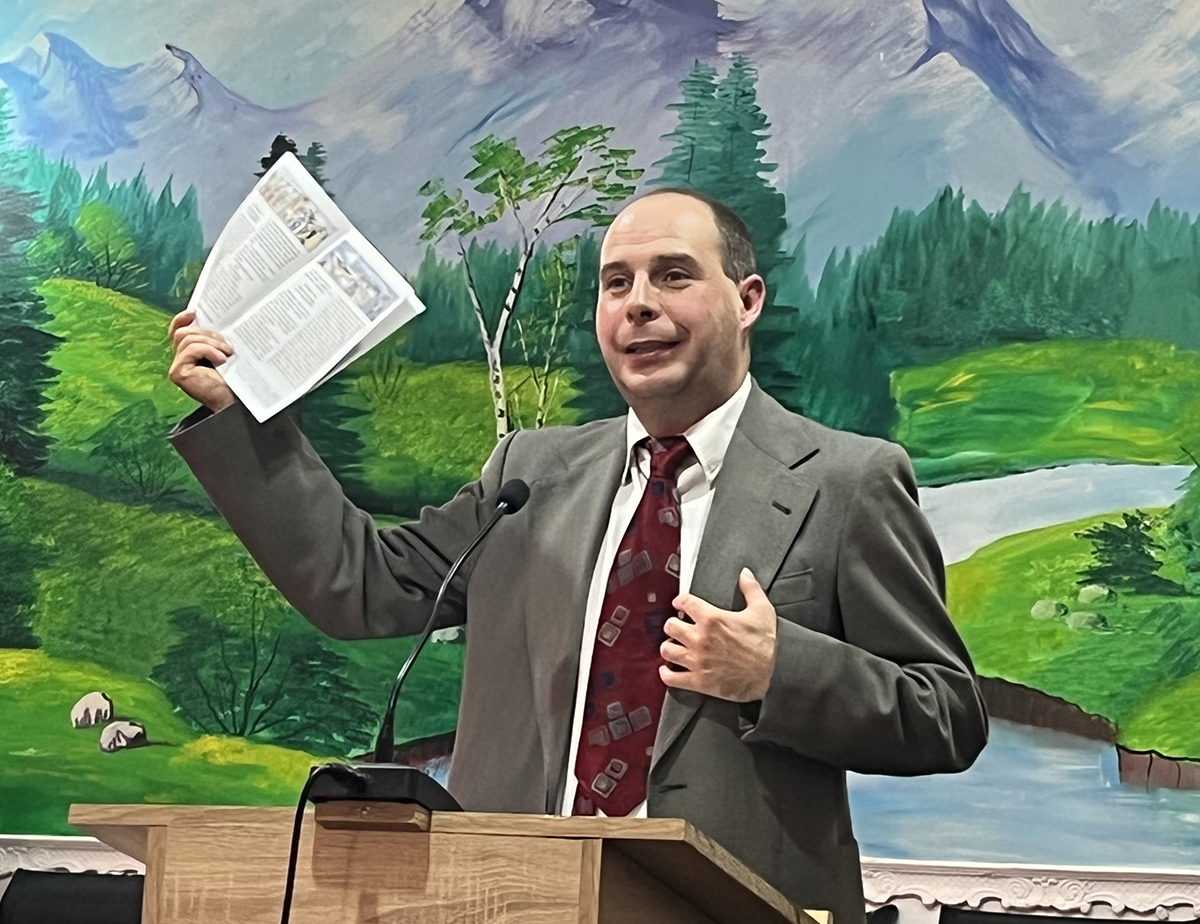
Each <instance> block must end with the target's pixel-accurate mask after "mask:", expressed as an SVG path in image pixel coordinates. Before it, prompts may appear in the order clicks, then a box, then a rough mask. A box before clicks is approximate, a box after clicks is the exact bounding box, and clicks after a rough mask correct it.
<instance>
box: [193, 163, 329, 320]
mask: <svg viewBox="0 0 1200 924" xmlns="http://www.w3.org/2000/svg"><path fill="white" fill-rule="evenodd" d="M351 227H352V226H351V224H350V222H349V220H348V219H347V218H346V216H345V215H344V214H343V213H342V210H341V209H339V208H338V207H337V206H336V205H334V203H333V200H332V199H331V198H329V195H328V193H326V192H325V190H323V189H322V188H321V185H320V184H319V183H318V182H317V181H316V180H314V179H313V178H312V177H311V176H310V175H309V174H308V172H307V171H306V170H305V169H304V166H303V165H302V164H301V163H300V161H299V160H298V159H297V158H296V156H295V155H294V154H292V153H291V152H288V153H287V154H285V155H284V156H283V157H281V158H280V159H279V160H278V161H276V163H275V164H274V165H273V166H272V167H271V169H270V170H268V171H267V173H266V174H265V175H264V176H263V178H262V179H261V180H259V181H258V183H257V184H255V187H254V189H253V190H251V192H250V194H249V195H248V196H247V197H246V198H245V200H244V201H243V202H242V204H241V205H239V206H238V208H237V210H236V211H235V212H234V214H233V217H232V218H231V219H230V220H229V223H228V224H227V225H226V226H225V228H224V229H223V230H222V231H221V234H220V236H219V237H218V238H217V242H216V244H215V245H214V246H213V249H212V252H211V253H210V254H209V257H208V260H206V261H205V264H204V269H203V270H201V272H200V278H199V279H198V280H197V282H196V290H195V292H194V293H193V295H192V298H191V301H190V303H189V307H191V308H194V309H195V310H196V316H197V319H198V320H199V322H200V324H201V326H203V327H207V328H210V329H212V330H224V329H225V328H226V327H227V326H228V325H230V324H232V323H233V322H235V321H236V320H237V319H238V318H240V317H241V315H242V314H243V313H244V312H245V311H247V310H248V309H249V308H250V307H251V306H252V305H253V304H254V303H255V302H257V301H258V300H260V299H261V298H263V297H265V296H266V295H267V294H268V293H269V292H270V291H271V290H272V289H274V288H276V287H277V286H279V285H280V284H282V283H283V281H284V280H286V279H287V278H288V277H289V276H290V275H292V274H293V273H295V272H296V271H298V270H299V269H300V268H301V267H303V266H304V265H305V264H306V263H308V262H311V261H312V260H315V259H317V258H318V257H319V256H320V255H321V253H322V252H323V251H324V250H326V249H328V248H329V247H330V246H333V245H334V244H335V243H336V242H337V240H338V238H340V237H341V236H342V235H343V234H345V233H346V232H347V231H349V230H350V229H351Z"/></svg>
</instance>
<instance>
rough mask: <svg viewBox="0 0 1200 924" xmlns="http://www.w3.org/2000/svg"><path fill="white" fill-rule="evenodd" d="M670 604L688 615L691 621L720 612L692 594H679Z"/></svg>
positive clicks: (697, 620)
mask: <svg viewBox="0 0 1200 924" xmlns="http://www.w3.org/2000/svg"><path fill="white" fill-rule="evenodd" d="M671 605H672V606H673V607H675V609H676V610H678V611H679V612H680V613H682V614H683V615H685V616H688V617H690V618H691V620H692V622H699V621H700V620H701V619H704V618H706V617H709V616H715V615H716V614H717V613H720V612H722V610H720V609H719V608H717V607H715V606H713V605H712V604H711V603H709V602H708V601H706V600H701V599H700V598H699V597H697V596H694V595H692V594H680V595H679V596H678V597H676V598H675V599H674V600H672V601H671Z"/></svg>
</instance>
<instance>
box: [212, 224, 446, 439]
mask: <svg viewBox="0 0 1200 924" xmlns="http://www.w3.org/2000/svg"><path fill="white" fill-rule="evenodd" d="M422 310H424V306H423V305H421V303H420V301H419V300H418V299H417V298H416V295H415V293H414V292H413V290H412V287H411V286H410V285H409V284H408V282H407V281H405V279H404V277H403V276H401V275H400V274H399V273H397V272H396V270H395V269H393V268H392V267H391V265H390V264H388V262H387V261H386V260H385V259H384V258H383V256H382V255H381V254H380V253H379V252H378V251H377V250H376V249H375V248H374V247H373V246H371V244H370V242H368V241H367V240H366V238H364V237H363V236H362V235H361V234H359V233H358V232H357V231H351V232H350V233H348V234H347V235H346V236H345V238H344V239H343V240H341V241H339V242H338V243H337V244H335V245H333V246H331V247H329V248H327V249H326V250H325V251H324V252H323V253H322V254H321V256H320V257H319V258H318V259H317V260H316V261H315V262H314V263H311V264H309V265H307V266H305V267H304V268H303V269H301V270H300V271H299V272H297V273H295V274H293V275H292V276H291V278H289V279H288V280H287V281H286V282H285V283H284V284H283V285H282V286H280V287H279V289H278V290H276V291H274V292H272V293H271V294H269V295H268V296H267V297H266V298H264V299H262V300H261V301H259V302H258V303H256V304H255V305H253V306H251V307H250V308H249V309H248V310H246V311H245V312H243V314H242V316H241V317H240V318H239V319H238V320H237V321H236V322H235V323H234V324H233V325H231V326H230V327H229V328H227V329H226V330H225V331H224V335H225V337H226V338H227V339H228V340H229V342H230V343H231V344H232V345H233V348H234V355H233V356H232V357H231V358H230V360H229V361H228V362H226V363H225V364H224V365H223V366H221V367H220V372H221V374H222V375H223V376H224V377H225V380H226V381H227V382H228V383H229V386H230V388H232V389H233V391H234V393H235V394H236V395H237V396H238V398H239V399H240V400H241V401H242V403H243V404H245V405H246V407H247V409H249V411H250V412H251V413H252V414H253V415H254V417H255V419H256V420H258V421H260V422H262V421H264V420H267V419H268V418H270V417H272V416H274V415H275V414H277V413H278V412H279V411H281V410H283V409H284V408H285V407H287V406H288V405H290V404H292V403H293V402H294V401H296V400H297V399H298V398H299V397H301V396H302V395H304V394H305V393H306V392H308V391H310V390H311V389H312V388H314V387H316V385H317V384H319V383H320V382H321V381H323V380H324V379H325V378H327V377H328V375H329V374H330V372H331V370H333V369H335V368H336V367H338V364H339V361H340V360H342V359H343V358H344V357H345V356H347V354H349V353H350V352H351V351H352V350H354V349H355V348H356V347H357V345H358V344H360V343H361V342H362V341H364V340H369V341H370V342H371V343H378V342H379V341H380V340H382V339H383V338H384V337H386V336H387V335H388V334H390V333H391V332H393V331H394V330H396V329H397V328H398V327H399V326H400V325H401V324H403V323H405V322H407V321H408V320H411V319H412V318H413V317H415V316H416V314H418V313H420V311H422ZM381 329H383V333H382V334H381V333H380V330H381ZM361 352H365V351H359V352H358V353H357V354H356V355H361Z"/></svg>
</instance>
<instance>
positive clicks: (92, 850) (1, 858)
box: [0, 834, 146, 894]
mask: <svg viewBox="0 0 1200 924" xmlns="http://www.w3.org/2000/svg"><path fill="white" fill-rule="evenodd" d="M18 869H34V870H51V871H59V872H67V873H83V872H88V871H93V872H98V873H116V874H127V873H145V871H146V868H145V867H144V866H143V865H142V864H141V863H139V862H138V861H137V860H134V859H133V858H132V857H127V856H126V855H125V854H123V853H121V852H120V851H118V850H113V848H111V847H109V846H108V845H107V844H103V843H101V842H100V841H98V840H96V839H95V838H94V837H41V836H26V835H23V834H0V894H3V892H4V890H5V888H7V886H8V883H9V880H10V879H12V874H13V873H14V872H16V871H17V870H18Z"/></svg>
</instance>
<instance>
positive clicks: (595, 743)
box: [574, 436, 692, 816]
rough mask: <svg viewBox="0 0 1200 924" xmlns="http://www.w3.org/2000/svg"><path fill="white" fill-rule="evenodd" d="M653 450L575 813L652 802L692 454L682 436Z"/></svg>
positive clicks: (617, 576) (614, 607) (622, 569)
mask: <svg viewBox="0 0 1200 924" xmlns="http://www.w3.org/2000/svg"><path fill="white" fill-rule="evenodd" d="M649 444H650V480H649V482H648V483H647V484H646V490H645V491H644V492H643V494H642V500H641V502H640V503H639V504H638V508H637V512H636V513H635V514H634V515H633V522H631V523H630V524H629V529H628V530H627V531H626V533H625V537H624V538H623V539H622V540H621V544H620V546H618V551H617V557H616V559H615V560H614V561H613V565H612V571H611V572H610V573H609V576H608V589H607V591H606V593H605V595H604V604H603V607H602V609H601V610H600V625H599V628H598V629H597V631H596V644H595V648H594V649H593V651H592V666H591V670H590V672H589V674H588V686H587V694H586V696H585V697H584V710H583V728H582V730H581V731H580V733H579V751H578V752H577V754H576V757H575V778H576V783H577V787H576V793H575V809H574V814H576V815H594V814H596V810H597V809H599V810H601V811H603V812H604V814H605V815H613V816H619V815H628V814H629V813H630V812H631V811H633V809H634V808H636V807H637V806H638V805H639V804H640V803H641V802H642V801H643V800H644V799H645V798H646V776H647V774H648V773H649V771H650V755H651V753H652V751H653V749H654V735H655V732H656V731H657V730H658V719H659V715H660V713H661V712H662V705H663V697H664V695H665V694H666V686H665V685H664V684H663V682H662V679H661V678H660V677H659V676H658V668H659V665H661V664H662V663H663V660H662V656H661V655H660V654H659V647H660V646H661V645H662V643H663V641H664V640H665V639H666V634H665V633H664V632H663V624H664V623H666V621H667V620H668V619H669V618H670V617H671V616H673V615H674V613H675V611H674V609H673V608H672V607H671V601H672V600H674V599H675V597H676V596H677V595H678V593H679V495H678V493H677V491H676V489H675V473H676V472H677V471H678V470H679V466H680V465H681V464H682V463H683V461H684V460H685V459H687V458H688V457H690V456H691V454H692V450H691V447H690V446H689V445H688V443H687V440H685V439H684V438H683V437H682V436H675V437H667V438H666V439H663V440H661V441H658V440H653V439H650V440H649Z"/></svg>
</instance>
